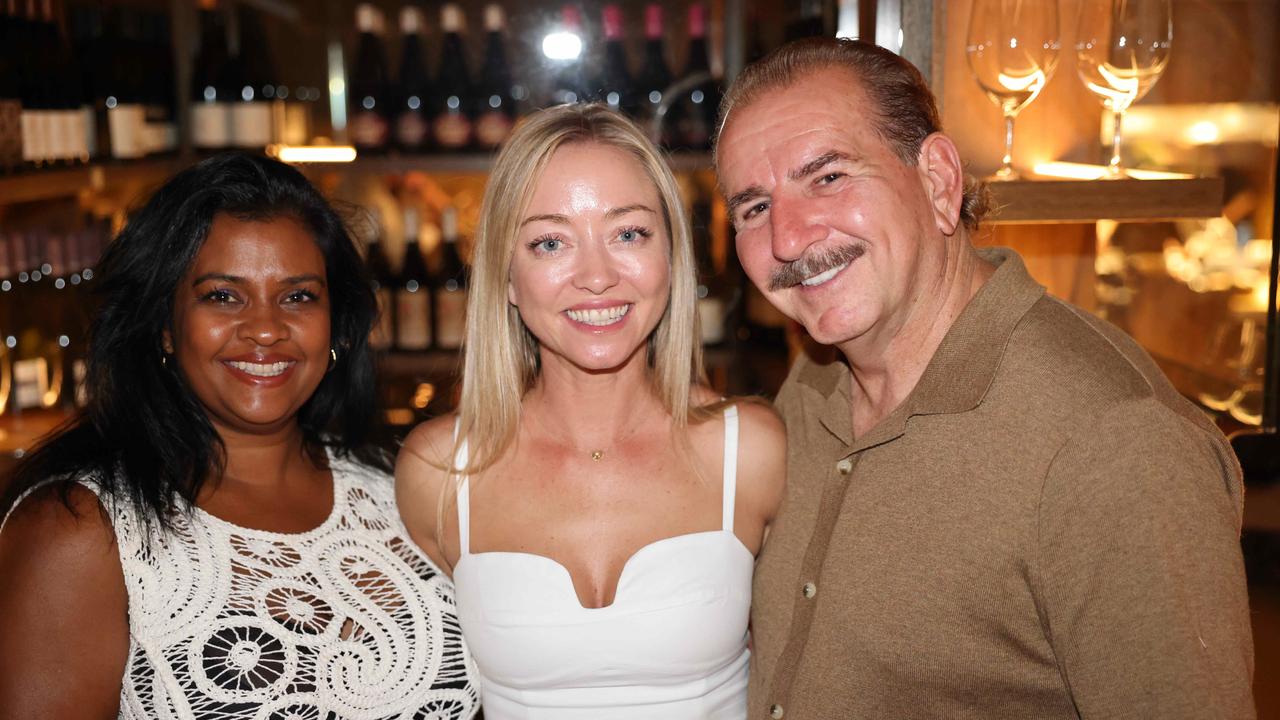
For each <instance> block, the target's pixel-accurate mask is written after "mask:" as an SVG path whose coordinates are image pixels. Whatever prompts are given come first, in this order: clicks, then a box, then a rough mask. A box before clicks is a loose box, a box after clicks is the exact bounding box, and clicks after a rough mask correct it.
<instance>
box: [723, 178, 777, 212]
mask: <svg viewBox="0 0 1280 720" xmlns="http://www.w3.org/2000/svg"><path fill="white" fill-rule="evenodd" d="M762 197H769V193H767V192H765V191H764V188H762V187H760V186H759V185H752V186H750V187H748V188H747V189H745V190H742V191H739V192H736V193H734V194H732V195H730V196H729V199H728V200H726V201H725V206H726V207H727V209H728V211H729V214H730V215H733V214H734V213H736V212H737V210H738V208H740V207H742V206H743V205H746V204H747V203H749V202H751V201H752V200H755V199H757V198H762Z"/></svg>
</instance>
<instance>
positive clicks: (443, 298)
mask: <svg viewBox="0 0 1280 720" xmlns="http://www.w3.org/2000/svg"><path fill="white" fill-rule="evenodd" d="M440 239H441V241H442V242H441V248H440V269H439V273H438V274H439V277H440V281H439V282H438V283H437V284H436V286H435V310H436V347H439V348H441V349H443V350H457V349H458V348H460V347H462V340H463V338H464V337H465V336H466V329H467V267H466V265H464V264H463V263H462V256H461V255H460V254H459V252H458V211H457V209H456V208H454V207H452V206H450V207H446V208H445V209H444V211H443V212H442V213H441V214H440Z"/></svg>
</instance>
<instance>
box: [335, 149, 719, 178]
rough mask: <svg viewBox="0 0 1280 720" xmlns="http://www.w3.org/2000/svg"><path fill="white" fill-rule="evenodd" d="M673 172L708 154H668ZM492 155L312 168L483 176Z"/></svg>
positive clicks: (365, 159) (693, 166)
mask: <svg viewBox="0 0 1280 720" xmlns="http://www.w3.org/2000/svg"><path fill="white" fill-rule="evenodd" d="M668 158H669V159H670V161H671V168H672V169H673V170H675V171H676V172H696V171H699V170H710V169H711V155H710V154H709V153H686V152H678V153H671V154H669V155H668ZM493 159H494V154H493V153H455V154H444V155H396V154H389V155H363V156H360V157H358V158H356V160H355V162H353V163H350V164H345V165H344V164H334V165H312V166H310V167H311V168H314V169H322V170H338V171H345V170H350V171H352V172H359V173H372V174H382V175H398V174H401V173H406V172H422V173H427V174H485V173H488V172H489V169H490V168H491V167H493Z"/></svg>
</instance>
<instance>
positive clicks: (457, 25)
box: [440, 3, 467, 33]
mask: <svg viewBox="0 0 1280 720" xmlns="http://www.w3.org/2000/svg"><path fill="white" fill-rule="evenodd" d="M466 25H467V19H466V16H465V15H463V14H462V8H461V7H459V6H458V5H457V3H449V4H447V5H445V6H444V7H442V8H440V29H441V30H443V31H445V32H447V33H460V32H462V30H463V28H465V27H466Z"/></svg>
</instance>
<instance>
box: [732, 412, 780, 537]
mask: <svg viewBox="0 0 1280 720" xmlns="http://www.w3.org/2000/svg"><path fill="white" fill-rule="evenodd" d="M738 416H739V418H740V421H739V438H738V490H737V498H738V501H737V505H738V508H739V509H738V511H737V512H736V513H735V514H737V515H738V516H739V517H742V516H743V513H750V515H749V516H748V517H751V516H754V518H755V519H757V522H759V523H760V525H761V527H762V529H763V530H764V531H765V532H766V533H767V531H768V528H769V526H770V525H771V524H772V523H773V519H774V518H775V517H777V514H778V508H779V507H780V506H781V505H782V496H783V493H784V492H785V490H786V485H787V434H786V430H785V429H784V428H783V425H782V420H781V418H779V417H778V415H777V413H775V412H774V411H773V409H772V408H771V407H769V406H767V405H763V404H760V403H740V404H739V405H738ZM762 541H763V537H762Z"/></svg>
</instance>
